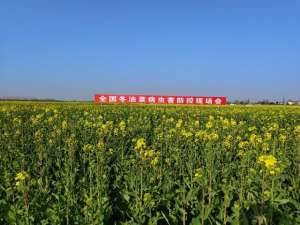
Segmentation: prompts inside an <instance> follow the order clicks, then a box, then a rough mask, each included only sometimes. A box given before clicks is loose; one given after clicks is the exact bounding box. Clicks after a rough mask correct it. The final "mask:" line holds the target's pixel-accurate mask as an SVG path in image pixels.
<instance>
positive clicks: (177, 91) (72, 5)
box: [0, 0, 300, 100]
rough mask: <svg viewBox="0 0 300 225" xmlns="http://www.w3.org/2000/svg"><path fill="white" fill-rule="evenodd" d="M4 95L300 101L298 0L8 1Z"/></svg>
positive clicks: (3, 23) (3, 22) (1, 71)
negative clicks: (211, 97)
mask: <svg viewBox="0 0 300 225" xmlns="http://www.w3.org/2000/svg"><path fill="white" fill-rule="evenodd" d="M0 5H1V6H0V96H10V97H37V98H59V99H91V98H92V97H93V94H94V93H97V92H98V93H124V94H125V93H144V94H166V95H225V96H228V97H229V99H230V100H234V99H248V98H250V100H257V99H266V98H268V99H281V98H282V97H283V96H285V98H286V99H287V98H294V99H297V98H300V13H299V12H300V1H299V0H286V1H282V0H281V1H279V0H269V1H264V0H260V1H256V0H252V1H241V0H239V1H231V0H226V1H225V0H224V1H223V0H220V1H213V0H204V1H202V0H198V1H193V0H190V1H189V0H185V1H183V0H182V1H176V0H173V1H169V0H151V1H146V0H126V1H121V0H120V1H116V0H110V1H74V0H73V1H66V0H65V1H64V0H60V1H58V0H52V1H46V0H45V1H41V0H39V1H37V0H36V1H33V0H26V1H14V0H11V1H2V2H1V4H0Z"/></svg>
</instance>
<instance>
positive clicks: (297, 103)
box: [287, 100, 300, 105]
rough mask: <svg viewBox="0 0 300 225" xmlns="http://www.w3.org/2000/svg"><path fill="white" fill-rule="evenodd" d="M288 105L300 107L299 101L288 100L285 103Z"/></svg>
mask: <svg viewBox="0 0 300 225" xmlns="http://www.w3.org/2000/svg"><path fill="white" fill-rule="evenodd" d="M287 104H288V105H300V101H292V100H289V101H288V102H287Z"/></svg>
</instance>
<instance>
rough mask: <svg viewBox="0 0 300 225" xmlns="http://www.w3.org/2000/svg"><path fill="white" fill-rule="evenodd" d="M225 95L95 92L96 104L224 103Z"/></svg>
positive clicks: (225, 100)
mask: <svg viewBox="0 0 300 225" xmlns="http://www.w3.org/2000/svg"><path fill="white" fill-rule="evenodd" d="M226 102H227V99H226V97H224V96H220V97H216V96H210V97H209V96H161V95H113V94H96V95H95V103H98V104H133V103H139V104H187V105H225V104H226Z"/></svg>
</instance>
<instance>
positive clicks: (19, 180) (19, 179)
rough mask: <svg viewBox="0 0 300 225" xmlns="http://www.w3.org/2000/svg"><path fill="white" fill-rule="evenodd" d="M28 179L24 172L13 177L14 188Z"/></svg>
mask: <svg viewBox="0 0 300 225" xmlns="http://www.w3.org/2000/svg"><path fill="white" fill-rule="evenodd" d="M27 179H29V174H28V173H27V172H25V171H21V172H19V173H17V175H16V177H15V181H16V186H20V185H21V184H22V183H23V182H24V181H25V180H27Z"/></svg>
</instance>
